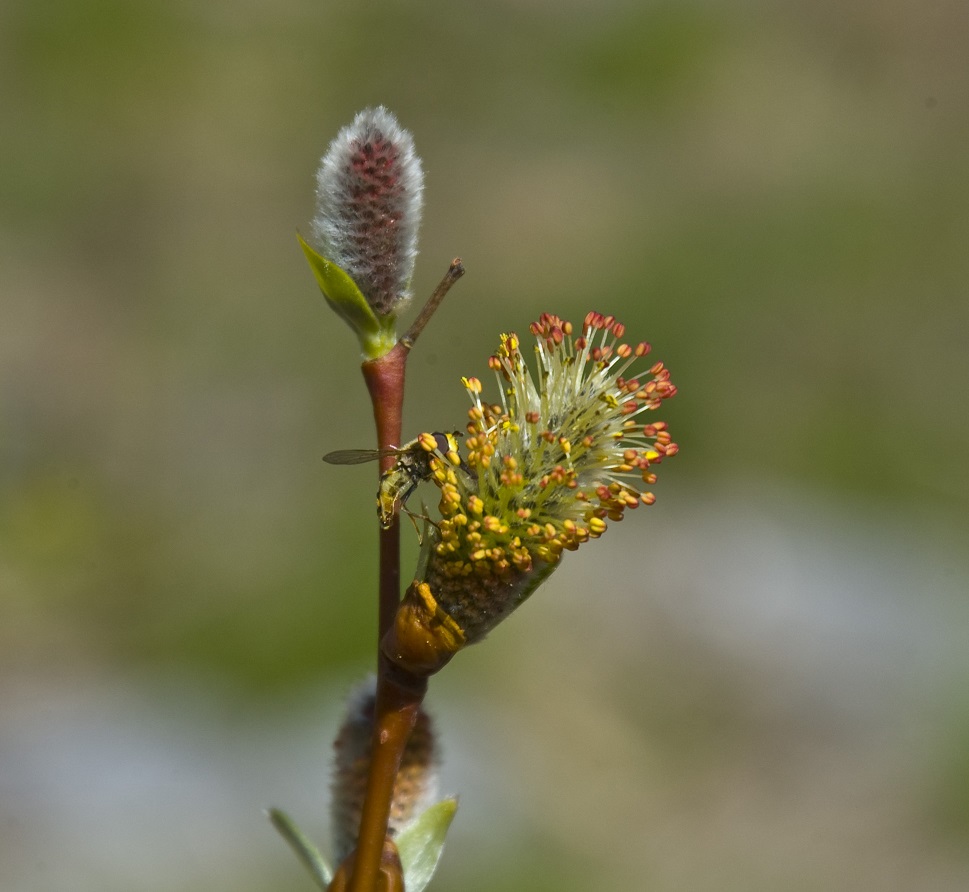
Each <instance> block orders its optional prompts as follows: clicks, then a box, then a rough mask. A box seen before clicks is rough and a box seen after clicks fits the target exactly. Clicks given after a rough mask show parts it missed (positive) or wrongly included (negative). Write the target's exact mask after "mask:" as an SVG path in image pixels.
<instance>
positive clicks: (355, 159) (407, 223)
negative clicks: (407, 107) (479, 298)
mask: <svg viewBox="0 0 969 892" xmlns="http://www.w3.org/2000/svg"><path fill="white" fill-rule="evenodd" d="M423 191H424V171H423V169H422V167H421V159H420V158H419V157H418V156H417V153H416V152H415V151H414V141H413V139H412V137H411V135H410V133H408V132H407V131H406V130H404V128H403V127H401V126H400V124H399V123H398V122H397V119H396V118H395V117H394V115H393V114H392V113H391V112H389V111H388V110H387V109H386V108H384V107H383V106H378V107H377V108H367V109H364V110H363V111H361V112H360V113H359V114H357V116H356V117H355V118H354V120H353V123H352V124H350V125H349V126H347V127H344V128H343V129H342V130H341V131H340V132H339V133H338V134H337V136H336V138H335V139H334V140H333V142H332V143H330V147H329V149H328V150H327V153H326V155H324V156H323V160H322V161H321V163H320V168H319V171H318V172H317V175H316V216H315V217H314V218H313V222H312V233H313V238H314V241H315V242H316V244H317V247H318V248H319V250H320V253H321V254H322V255H323V256H324V257H325V258H326V259H327V260H330V261H332V262H333V263H335V264H336V265H337V266H339V267H340V268H341V269H343V270H344V271H345V272H347V273H348V274H349V275H350V277H351V278H352V279H353V280H354V282H356V284H357V287H358V288H359V289H360V291H361V292H362V293H363V295H364V297H365V298H366V299H367V303H368V304H369V305H370V307H371V309H373V311H374V312H375V313H376V314H378V315H381V316H386V315H389V314H391V313H396V312H397V311H398V309H399V308H400V306H401V304H403V303H404V302H405V301H407V300H408V299H409V298H410V296H411V294H410V280H411V276H412V274H413V271H414V260H415V258H416V257H417V231H418V228H419V227H420V219H421V208H422V205H423Z"/></svg>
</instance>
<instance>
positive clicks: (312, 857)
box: [266, 808, 333, 892]
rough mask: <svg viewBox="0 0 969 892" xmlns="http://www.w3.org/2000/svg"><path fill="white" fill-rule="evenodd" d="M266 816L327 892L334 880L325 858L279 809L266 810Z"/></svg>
mask: <svg viewBox="0 0 969 892" xmlns="http://www.w3.org/2000/svg"><path fill="white" fill-rule="evenodd" d="M266 816H267V817H268V818H269V820H270V822H271V823H272V825H273V827H275V828H276V829H277V830H278V831H279V835H280V836H281V837H282V838H283V839H285V840H286V842H288V843H289V847H290V848H291V849H292V850H293V851H294V852H295V853H296V857H297V858H299V860H300V861H302V862H303V866H304V867H305V868H306V869H307V870H308V871H309V872H310V876H311V877H313V879H314V880H315V881H316V885H317V886H319V887H320V888H321V889H322V890H323V892H326V890H327V889H328V888H329V886H330V882H331V881H332V879H333V871H332V870H330V866H329V865H328V864H327V863H326V861H324V860H323V856H322V855H321V854H320V853H319V850H318V849H317V848H316V846H315V845H313V843H312V842H310V840H309V837H307V836H306V834H305V833H303V831H302V830H300V829H299V827H297V826H296V823H295V822H294V821H293V819H292V818H291V817H290V816H289V815H288V814H286V812H284V811H280V810H279V809H278V808H268V809H266Z"/></svg>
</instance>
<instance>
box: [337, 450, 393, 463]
mask: <svg viewBox="0 0 969 892" xmlns="http://www.w3.org/2000/svg"><path fill="white" fill-rule="evenodd" d="M382 454H383V453H381V452H380V450H379V449H337V451H336V452H327V454H326V455H324V456H323V461H325V462H329V463H330V464H331V465H362V464H363V463H364V462H368V461H376V460H377V459H378V458H380V456H381V455H382Z"/></svg>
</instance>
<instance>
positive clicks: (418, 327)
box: [399, 257, 464, 350]
mask: <svg viewBox="0 0 969 892" xmlns="http://www.w3.org/2000/svg"><path fill="white" fill-rule="evenodd" d="M463 275H464V264H463V263H462V262H461V258H460V257H455V258H454V260H452V261H451V265H450V266H449V267H448V271H447V272H446V273H445V274H444V278H443V279H441V281H440V283H439V284H438V286H437V288H435V289H434V293H433V294H432V295H431V296H430V297H429V298H428V299H427V303H426V304H424V307H423V309H421V311H420V313H418V314H417V318H416V319H415V320H414V322H413V324H412V325H411V327H410V328H408V329H407V333H406V334H405V335H404V336H403V337H402V338H401V339H400V341H399V343H400V344H401V345H403V347H404V349H405V350H410V349H411V347H413V346H414V342H415V341H416V340H417V338H418V336H419V335H420V333H421V332H422V331H423V330H424V327H425V326H426V325H427V323H428V322H430V320H431V316H433V315H434V311H435V310H436V309H437V308H438V307H439V306H440V305H441V301H442V300H444V296H445V295H446V294H447V293H448V292H449V291H450V290H451V286H452V285H453V284H454V283H455V282H457V280H458V279H460V278H461V276H463Z"/></svg>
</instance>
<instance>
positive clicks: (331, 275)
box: [296, 232, 397, 359]
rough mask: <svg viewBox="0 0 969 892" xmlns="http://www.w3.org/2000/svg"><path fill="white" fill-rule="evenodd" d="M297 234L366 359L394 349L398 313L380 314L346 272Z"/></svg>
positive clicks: (325, 293)
mask: <svg viewBox="0 0 969 892" xmlns="http://www.w3.org/2000/svg"><path fill="white" fill-rule="evenodd" d="M296 238H298V239H299V243H300V246H301V247H302V248H303V253H304V254H305V255H306V259H307V260H308V261H309V264H310V269H312V270H313V275H314V276H316V283H317V285H319V286H320V291H322V292H323V296H324V297H325V298H326V302H327V303H328V304H329V305H330V306H331V307H332V308H333V310H334V311H335V312H336V314H337V315H338V316H339V317H340V318H341V319H343V321H344V322H346V323H347V325H349V326H350V328H352V329H353V330H354V331H355V332H356V333H357V337H358V338H359V339H360V346H361V347H362V348H363V352H364V355H365V356H366V357H367V359H377V358H378V357H380V356H383V355H384V354H385V353H387V352H389V351H390V350H391V349H393V347H394V344H396V343H397V332H396V330H395V323H396V321H397V317H396V316H394V315H393V314H389V315H387V316H377V314H376V313H374V311H373V310H372V309H371V308H370V304H368V303H367V299H366V298H365V297H364V296H363V293H362V292H361V291H360V289H359V288H358V287H357V283H356V282H354V281H353V279H352V278H350V276H349V274H348V273H347V272H345V271H344V270H342V269H340V267H338V266H337V265H336V264H335V263H334V262H333V261H332V260H327V259H326V258H325V257H323V256H321V255H320V254H317V253H316V251H315V250H314V249H313V248H312V247H310V245H308V244H307V243H306V240H305V239H304V238H303V236H301V235H300V234H299V233H298V232H297V233H296Z"/></svg>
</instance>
